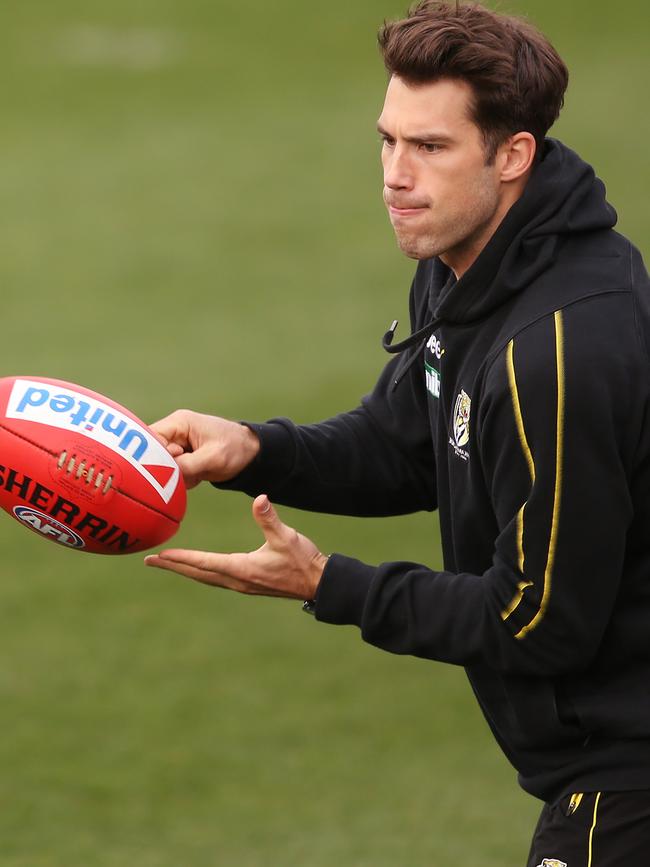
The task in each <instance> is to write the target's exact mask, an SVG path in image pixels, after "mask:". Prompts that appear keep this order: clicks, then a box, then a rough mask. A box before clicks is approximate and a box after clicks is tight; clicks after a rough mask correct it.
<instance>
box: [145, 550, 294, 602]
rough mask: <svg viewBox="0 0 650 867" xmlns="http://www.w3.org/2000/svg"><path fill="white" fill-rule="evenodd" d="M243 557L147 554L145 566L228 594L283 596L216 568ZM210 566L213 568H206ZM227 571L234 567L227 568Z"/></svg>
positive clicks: (177, 552) (172, 552) (176, 552)
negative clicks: (218, 564)
mask: <svg viewBox="0 0 650 867" xmlns="http://www.w3.org/2000/svg"><path fill="white" fill-rule="evenodd" d="M241 556H242V555H237V554H207V553H206V552H204V551H186V550H181V549H172V550H170V551H161V552H160V554H148V555H147V556H146V557H145V558H144V562H145V565H146V566H151V567H155V568H157V569H164V570H165V571H167V572H175V573H176V574H177V575H183V576H184V577H186V578H191V579H192V580H193V581H198V582H199V583H201V584H209V585H211V586H213V587H222V588H224V589H226V590H234V591H236V592H237V593H246V594H260V595H261V594H263V595H265V596H282V595H283V594H282V593H279V592H277V591H275V590H273V589H272V588H268V587H266V588H263V589H262V588H261V587H258V585H257V584H255V583H254V582H252V581H245V580H241V579H239V578H236V577H235V576H234V575H233V574H231V572H220V571H216V570H215V569H214V568H213V567H214V565H216V563H217V562H221V563H224V564H227V563H228V562H230V563H231V564H232V563H233V561H234V560H235V559H236V558H239V557H241ZM220 558H223V559H220ZM208 564H209V565H210V568H204V567H205V566H207V565H208ZM228 568H231V567H230V566H228Z"/></svg>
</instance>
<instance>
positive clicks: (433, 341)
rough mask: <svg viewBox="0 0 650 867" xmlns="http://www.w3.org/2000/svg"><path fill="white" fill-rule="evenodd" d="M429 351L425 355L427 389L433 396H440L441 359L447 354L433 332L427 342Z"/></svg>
mask: <svg viewBox="0 0 650 867" xmlns="http://www.w3.org/2000/svg"><path fill="white" fill-rule="evenodd" d="M427 352H428V355H427V354H426V353H425V357H424V378H425V381H426V385H427V391H428V392H429V394H430V395H432V397H437V398H440V359H441V358H442V356H443V355H444V354H445V350H444V349H443V348H442V347H441V345H440V341H439V340H438V338H437V337H436V335H435V334H432V335H431V337H430V338H429V340H428V342H427Z"/></svg>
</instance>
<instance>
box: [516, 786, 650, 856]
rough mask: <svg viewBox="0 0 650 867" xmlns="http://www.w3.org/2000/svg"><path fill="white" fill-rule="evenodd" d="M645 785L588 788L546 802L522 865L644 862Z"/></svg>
mask: <svg viewBox="0 0 650 867" xmlns="http://www.w3.org/2000/svg"><path fill="white" fill-rule="evenodd" d="M649 865H650V790H647V791H642V792H587V793H585V794H580V793H577V794H575V795H571V796H569V797H566V798H562V799H561V800H559V801H557V802H556V803H555V804H546V805H545V806H544V808H543V810H542V814H541V816H540V817H539V822H538V824H537V828H536V829H535V835H534V837H533V843H532V846H531V850H530V855H529V856H528V864H527V867H649Z"/></svg>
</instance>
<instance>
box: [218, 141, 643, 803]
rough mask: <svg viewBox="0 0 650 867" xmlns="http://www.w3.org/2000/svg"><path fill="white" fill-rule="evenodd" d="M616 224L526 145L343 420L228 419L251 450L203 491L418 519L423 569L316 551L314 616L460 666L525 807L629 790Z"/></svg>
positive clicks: (629, 428)
mask: <svg viewBox="0 0 650 867" xmlns="http://www.w3.org/2000/svg"><path fill="white" fill-rule="evenodd" d="M615 222H616V214H615V212H614V210H613V209H612V208H611V207H610V206H609V205H608V204H607V202H606V201H605V190H604V186H603V184H602V183H601V182H600V181H599V180H598V179H596V178H595V176H594V173H593V170H592V169H591V168H590V167H589V166H588V165H586V164H585V163H584V162H582V160H580V159H579V158H578V157H577V156H576V154H574V153H573V152H572V151H570V150H569V149H568V148H566V147H564V146H563V145H562V144H560V143H559V142H557V141H553V140H550V139H549V140H548V141H547V144H546V150H545V155H544V159H543V160H542V161H541V162H540V164H539V165H538V166H537V167H536V169H535V170H534V172H533V174H532V176H531V179H530V181H529V183H528V185H527V187H526V189H525V192H524V195H523V196H522V197H521V199H520V200H519V201H518V202H517V203H516V204H515V205H514V207H512V208H511V210H510V211H509V212H508V214H507V215H506V217H505V219H504V220H503V222H502V224H501V225H500V227H499V228H498V230H497V232H496V233H495V234H494V236H493V237H492V239H491V240H490V242H489V244H488V245H487V247H486V248H485V249H484V250H483V252H482V253H481V255H480V256H479V258H478V259H477V260H476V262H475V263H474V264H473V266H472V267H471V268H470V269H469V270H468V271H467V272H466V273H465V274H464V275H463V277H462V278H461V279H460V280H458V281H455V279H454V277H453V274H452V273H451V272H450V271H449V270H448V269H447V268H446V267H445V266H444V265H443V264H442V263H441V262H440V261H439V260H437V259H433V260H426V261H422V262H420V263H419V265H418V268H417V272H416V276H415V280H414V282H413V285H412V288H411V296H410V310H411V320H412V321H411V325H412V329H413V331H414V336H413V337H412V338H411V339H410V340H409V341H405V343H404V344H402V346H403V347H405V348H404V351H403V352H402V353H401V355H400V356H399V357H397V358H394V359H393V360H391V361H390V362H389V363H388V365H387V366H386V368H385V370H384V372H383V374H382V376H381V377H380V379H379V381H378V383H377V385H376V387H375V389H374V391H373V392H372V393H371V394H370V395H369V396H368V397H366V398H365V399H364V400H363V401H362V404H361V406H360V407H358V408H357V409H355V410H353V411H352V412H348V413H345V414H343V415H340V416H337V417H335V418H333V419H329V420H328V421H325V422H323V423H321V424H318V425H302V426H296V425H293V424H292V423H291V422H290V421H289V420H287V419H275V420H273V421H271V422H269V423H267V424H263V425H251V427H253V428H254V429H255V430H256V431H257V432H258V434H259V436H260V439H261V443H262V449H261V452H260V455H259V457H258V458H257V459H256V461H255V462H254V463H253V464H252V465H251V466H250V467H249V468H248V469H247V470H246V471H245V472H244V473H242V474H241V475H240V476H239V477H238V478H237V479H235V480H234V481H233V482H230V483H228V484H227V485H224V486H223V487H230V488H236V489H239V490H244V491H246V492H247V493H250V494H252V495H255V494H257V493H260V492H262V491H264V492H266V493H268V494H269V495H270V497H271V499H273V500H275V501H276V502H278V503H284V504H287V505H291V506H295V507H298V508H303V509H311V510H316V511H327V512H334V513H338V514H350V515H395V514H403V513H407V512H413V511H417V510H422V509H427V510H431V509H434V508H435V507H436V506H437V507H438V510H439V513H440V525H441V533H442V541H443V553H444V563H445V571H442V572H436V571H432V570H430V569H427V568H425V567H424V566H422V565H419V564H416V563H407V562H399V563H383V564H382V565H380V566H369V565H366V564H364V563H360V562H359V561H357V560H353V559H351V558H349V557H346V556H343V555H342V554H333V555H332V556H331V557H330V559H329V561H328V564H327V567H326V569H325V572H324V575H323V579H322V581H321V584H320V587H319V590H318V595H317V600H316V616H317V618H318V619H319V620H322V621H326V622H329V623H337V624H356V625H358V626H360V627H361V630H362V635H363V638H364V639H365V640H366V641H368V642H370V643H372V644H375V645H377V646H379V647H382V648H384V649H386V650H389V651H392V652H394V653H406V654H413V655H416V656H421V657H426V658H429V659H435V660H441V661H445V662H450V663H454V664H458V665H462V666H464V667H465V668H466V670H467V674H468V676H469V679H470V682H471V684H472V687H473V689H474V692H475V694H476V696H477V698H478V701H479V703H480V705H481V708H482V710H483V712H484V714H485V717H486V719H487V721H488V723H489V725H490V726H491V728H492V731H493V732H494V735H495V737H496V738H497V740H498V742H499V744H500V745H501V747H502V748H503V750H504V752H505V754H506V755H507V756H508V758H509V759H510V761H511V762H512V764H513V765H514V766H515V767H516V768H517V770H518V771H519V778H520V782H521V784H522V786H523V787H524V788H525V789H526V790H527V791H529V792H531V793H532V794H534V795H537V796H538V797H540V798H543V799H544V800H547V801H552V800H554V799H555V798H557V797H560V796H562V795H565V794H568V793H569V792H570V791H592V790H626V789H635V788H636V789H640V788H650V495H649V492H650V421H649V414H648V411H649V409H650V400H649V398H650V382H649V374H650V366H649V364H648V341H649V338H650V282H649V280H648V275H647V273H646V271H645V269H644V266H643V262H642V260H641V257H640V255H639V253H638V251H637V250H636V249H635V248H634V247H633V246H632V245H631V244H630V243H629V241H627V240H626V239H625V238H623V237H622V236H620V235H619V234H617V233H616V232H614V231H613V228H612V227H613V226H614V224H615ZM397 348H398V349H399V348H400V347H399V346H398V347H397Z"/></svg>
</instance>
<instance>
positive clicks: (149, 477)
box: [0, 376, 186, 554]
mask: <svg viewBox="0 0 650 867" xmlns="http://www.w3.org/2000/svg"><path fill="white" fill-rule="evenodd" d="M185 503H186V494H185V485H184V484H183V479H182V476H181V474H180V471H179V469H178V465H177V464H176V461H175V460H174V459H173V458H172V457H171V455H170V454H169V453H168V452H167V450H166V449H165V448H164V447H163V446H162V445H161V444H160V443H159V442H158V440H157V439H156V438H155V436H154V435H153V433H152V432H151V431H150V430H149V428H147V426H146V425H145V424H144V423H143V422H141V421H140V420H139V419H138V418H137V417H136V416H135V415H133V413H132V412H129V410H128V409H125V408H124V407H123V406H120V405H119V404H118V403H115V402H114V401H112V400H110V399H109V398H107V397H103V396H102V395H101V394H97V393H96V392H94V391H90V390H89V389H87V388H83V387H82V386H80V385H74V384H73V383H70V382H61V381H59V380H56V379H45V378H43V377H41V376H29V377H27V376H11V377H5V378H3V379H0V506H2V508H3V509H4V510H5V511H6V512H8V513H9V514H10V515H13V517H14V518H16V520H18V521H20V522H21V523H22V524H24V525H25V526H26V527H29V528H30V529H31V530H34V531H35V532H37V533H39V534H40V535H41V536H42V537H43V538H44V539H50V540H51V541H53V542H58V543H59V544H60V545H65V546H67V547H68V548H73V549H77V550H78V551H89V552H91V553H93V554H131V553H134V552H135V551H144V550H146V549H147V548H152V547H154V546H155V545H160V544H162V543H163V542H165V541H167V539H169V538H170V537H171V536H173V534H174V533H175V532H176V530H178V527H179V524H180V522H181V520H182V519H183V515H184V514H185Z"/></svg>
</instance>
